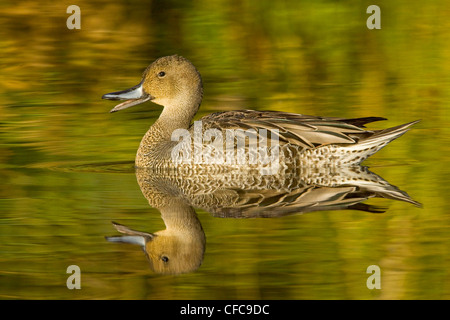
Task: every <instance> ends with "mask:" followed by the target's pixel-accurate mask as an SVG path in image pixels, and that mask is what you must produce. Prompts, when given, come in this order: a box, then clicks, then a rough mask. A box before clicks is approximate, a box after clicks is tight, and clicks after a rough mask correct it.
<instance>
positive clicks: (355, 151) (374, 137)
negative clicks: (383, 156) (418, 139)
mask: <svg viewBox="0 0 450 320" xmlns="http://www.w3.org/2000/svg"><path fill="white" fill-rule="evenodd" d="M419 121H420V120H416V121H412V122H409V123H405V124H402V125H399V126H396V127H392V128H388V129H383V130H376V131H373V132H372V134H370V135H368V136H366V137H364V136H362V137H360V139H359V141H358V142H357V143H355V144H347V145H342V148H341V150H342V151H344V150H343V149H345V151H344V153H346V154H347V156H346V158H347V159H346V160H345V162H346V163H348V164H350V163H352V164H359V163H361V162H362V161H364V160H365V159H367V158H368V157H370V156H371V155H373V154H374V153H376V152H377V151H379V150H380V149H382V148H383V147H385V146H386V145H387V144H388V143H389V142H391V141H393V140H395V139H397V138H399V137H400V136H402V135H403V134H405V133H406V132H407V131H408V130H409V129H410V127H411V126H412V125H414V124H416V123H417V122H419Z"/></svg>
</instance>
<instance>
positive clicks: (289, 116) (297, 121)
mask: <svg viewBox="0 0 450 320" xmlns="http://www.w3.org/2000/svg"><path fill="white" fill-rule="evenodd" d="M200 120H201V121H202V126H203V129H204V130H206V129H211V128H215V129H220V130H224V129H234V130H236V129H242V130H244V131H245V130H250V131H251V130H252V129H253V130H255V131H256V132H257V133H260V132H261V130H262V129H265V130H267V131H270V132H271V134H272V135H273V134H278V140H279V143H280V144H281V145H283V144H288V143H289V144H293V145H297V146H301V147H304V148H314V147H318V146H322V145H326V144H338V143H339V144H341V143H344V144H346V143H355V142H357V141H358V140H359V139H360V138H362V137H367V136H368V135H369V136H370V135H372V134H373V131H369V130H365V129H364V125H365V124H367V123H370V122H374V121H379V120H385V119H384V118H379V117H366V118H356V119H343V118H324V117H315V116H308V115H301V114H295V113H287V112H278V111H254V110H242V111H226V112H218V113H213V114H210V115H208V116H205V117H203V118H201V119H200ZM267 131H266V132H267Z"/></svg>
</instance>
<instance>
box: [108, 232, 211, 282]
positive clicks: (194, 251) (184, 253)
mask: <svg viewBox="0 0 450 320" xmlns="http://www.w3.org/2000/svg"><path fill="white" fill-rule="evenodd" d="M113 224H114V227H115V228H116V229H117V231H119V232H121V233H123V234H125V235H123V236H112V237H106V239H107V240H108V241H110V242H122V243H131V244H137V245H140V246H141V247H142V249H143V250H144V252H145V254H146V256H147V258H148V262H149V264H150V268H151V269H152V270H153V271H154V272H155V273H160V274H180V273H188V272H193V271H195V270H197V269H198V268H199V267H200V265H201V263H202V260H203V254H204V252H205V234H204V232H203V230H202V229H201V228H193V229H192V230H189V231H188V232H183V231H179V230H170V229H166V230H161V231H157V232H155V233H147V232H141V231H136V230H133V229H130V228H128V227H126V226H124V225H121V224H118V223H113Z"/></svg>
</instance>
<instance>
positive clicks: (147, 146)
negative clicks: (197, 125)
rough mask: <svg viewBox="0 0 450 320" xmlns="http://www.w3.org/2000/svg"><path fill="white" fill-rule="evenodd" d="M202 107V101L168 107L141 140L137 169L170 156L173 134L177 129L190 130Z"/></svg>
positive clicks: (137, 156)
mask: <svg viewBox="0 0 450 320" xmlns="http://www.w3.org/2000/svg"><path fill="white" fill-rule="evenodd" d="M199 106H200V101H195V102H192V101H185V102H181V103H179V104H177V105H176V106H175V105H169V106H168V105H166V106H165V107H164V109H163V111H162V113H161V115H160V116H159V118H158V120H156V122H155V123H154V124H153V125H152V126H151V127H150V129H149V130H148V131H147V133H146V134H145V135H144V137H143V138H142V140H141V144H140V146H139V149H138V151H137V154H136V166H137V167H149V166H152V164H151V163H152V162H157V161H158V160H164V159H165V158H167V157H169V156H170V151H171V145H172V144H173V142H172V141H171V137H172V133H173V132H174V131H175V130H176V129H188V128H189V126H190V124H191V122H192V119H193V118H194V116H195V114H196V113H197V110H198V108H199Z"/></svg>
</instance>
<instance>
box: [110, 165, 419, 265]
mask: <svg viewBox="0 0 450 320" xmlns="http://www.w3.org/2000/svg"><path fill="white" fill-rule="evenodd" d="M184 169H185V170H183V168H179V169H172V170H170V169H167V170H164V169H158V170H153V169H149V168H145V169H144V168H137V169H136V177H137V181H138V183H139V186H140V188H141V191H142V193H143V194H144V196H145V197H146V198H147V199H148V201H149V204H150V206H152V207H154V208H156V209H158V210H159V211H160V212H161V217H162V219H163V221H164V224H165V226H166V229H165V230H161V231H157V232H155V233H147V232H141V231H136V230H133V229H130V228H128V227H126V226H124V225H121V224H118V223H115V222H113V225H114V227H115V228H116V229H117V231H119V232H120V233H122V234H123V235H119V236H111V237H106V239H107V240H108V241H111V242H122V243H131V244H138V245H140V246H141V247H142V248H143V249H144V252H145V254H146V256H147V258H148V260H149V263H150V268H151V269H152V270H153V271H154V272H156V273H161V274H179V273H187V272H192V271H195V270H196V269H198V268H199V267H200V265H201V262H202V260H203V255H204V251H205V243H206V239H205V233H204V231H203V229H202V226H201V224H200V221H199V219H198V217H197V215H196V212H195V210H194V207H195V208H201V209H203V210H205V211H208V212H210V213H211V214H212V215H213V216H215V217H223V218H257V217H264V218H271V217H280V216H285V215H290V214H298V213H306V212H311V211H319V210H343V209H350V210H361V211H366V212H373V213H381V212H384V211H383V210H382V209H381V208H378V207H375V206H372V205H369V204H365V203H363V201H365V200H367V199H369V198H374V197H376V198H388V199H393V200H399V201H405V202H408V203H411V204H413V205H416V206H420V204H419V203H418V202H416V201H414V200H413V199H411V198H410V197H409V196H408V194H407V193H406V192H404V191H402V190H400V189H399V188H397V187H395V186H393V185H391V184H389V183H388V182H387V181H386V180H384V179H382V178H381V177H380V176H378V175H376V174H374V173H372V172H371V171H369V170H368V168H367V167H362V166H353V167H344V168H336V167H321V168H302V169H298V168H297V169H296V170H293V171H289V170H284V171H283V173H282V174H281V175H261V174H259V173H258V171H256V170H241V171H235V172H227V173H224V172H211V171H212V170H208V171H207V172H205V171H200V170H196V168H193V167H190V168H184Z"/></svg>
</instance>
